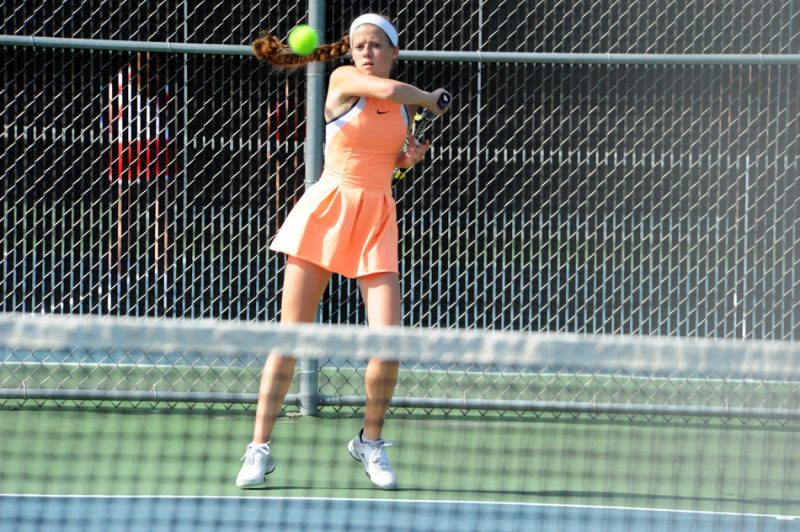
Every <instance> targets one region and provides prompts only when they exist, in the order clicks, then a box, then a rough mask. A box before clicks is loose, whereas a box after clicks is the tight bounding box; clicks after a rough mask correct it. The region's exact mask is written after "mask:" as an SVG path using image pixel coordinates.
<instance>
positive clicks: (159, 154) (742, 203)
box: [0, 0, 800, 398]
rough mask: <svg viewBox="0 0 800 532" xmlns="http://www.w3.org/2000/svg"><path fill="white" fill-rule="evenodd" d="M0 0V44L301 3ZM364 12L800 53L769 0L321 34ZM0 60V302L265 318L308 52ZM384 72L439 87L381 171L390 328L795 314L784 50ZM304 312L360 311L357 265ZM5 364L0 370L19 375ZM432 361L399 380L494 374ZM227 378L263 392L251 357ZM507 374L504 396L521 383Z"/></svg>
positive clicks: (86, 54) (506, 40) (710, 50)
mask: <svg viewBox="0 0 800 532" xmlns="http://www.w3.org/2000/svg"><path fill="white" fill-rule="evenodd" d="M2 10H3V13H4V17H3V27H2V30H0V33H2V34H5V35H15V36H40V37H58V38H80V39H94V40H106V39H109V40H130V41H154V42H173V43H174V42H192V43H204V44H214V45H219V44H222V45H229V46H231V47H232V49H233V47H236V46H239V45H246V44H248V43H249V42H250V41H251V40H252V39H253V38H254V37H255V36H257V34H258V32H259V30H261V29H266V30H270V31H272V32H274V33H276V34H278V35H285V34H286V33H288V31H289V29H290V28H291V27H292V26H293V25H295V24H296V23H297V22H299V21H302V20H305V18H306V12H307V5H306V4H305V3H304V2H300V3H292V4H288V3H286V5H282V4H279V5H266V4H264V5H262V4H256V5H253V6H252V7H249V6H245V5H243V4H236V5H233V6H229V5H228V4H224V3H221V2H214V1H201V2H194V3H191V5H190V4H189V3H188V2H176V1H164V2H146V3H138V2H121V3H118V4H116V7H110V6H109V5H108V4H106V3H100V2H82V3H74V2H70V3H62V4H57V3H41V4H37V3H30V2H6V3H4V5H3V7H2ZM364 11H379V12H380V11H383V12H385V13H386V14H388V15H390V16H391V17H392V18H393V20H395V22H396V23H397V25H398V27H400V28H401V39H402V45H403V46H404V47H405V48H407V49H409V50H445V51H453V52H459V51H461V52H463V51H484V52H485V51H508V52H520V53H523V52H525V53H530V52H559V53H566V54H582V53H586V54H588V53H614V54H790V53H793V52H795V51H797V50H798V48H799V47H798V45H800V14H798V13H796V12H794V10H793V9H792V6H791V4H790V3H786V2H778V1H767V2H758V3H756V2H746V1H739V2H726V3H707V2H701V1H693V2H685V3H683V4H682V5H681V6H677V5H676V4H675V3H673V2H666V1H657V2H638V1H637V2H632V3H627V4H624V5H623V4H620V3H611V4H607V3H573V4H570V3H563V2H546V3H541V2H537V3H535V4H534V3H532V2H483V1H476V0H473V1H469V2H452V1H449V0H447V1H444V0H443V1H437V2H416V1H412V2H404V3H402V4H398V3H396V2H390V1H387V2H379V3H377V5H376V3H375V2H369V3H368V2H350V3H329V4H328V5H327V7H326V21H327V22H326V27H327V29H326V32H325V34H326V38H327V40H328V41H333V40H335V39H338V38H339V37H340V36H341V35H343V34H345V33H346V31H347V28H348V26H349V23H350V21H351V20H352V19H353V18H354V17H355V16H357V15H358V14H360V13H362V12H364ZM100 48H102V46H100ZM2 54H3V59H4V60H3V62H2V65H0V74H2V79H3V80H4V81H3V82H2V86H1V87H2V89H1V90H0V95H1V96H0V97H2V101H3V107H2V111H0V117H1V118H0V120H2V125H3V132H2V135H0V153H2V161H3V163H2V164H3V176H4V179H3V180H2V182H0V197H2V207H0V209H2V221H1V222H0V223H2V227H1V228H0V231H2V234H3V243H2V256H0V261H1V263H0V309H2V311H5V312H10V311H14V312H23V313H55V314H62V313H67V314H71V313H80V314H99V315H123V316H153V317H181V318H204V317H209V318H217V319H223V320H226V319H238V320H274V319H276V317H277V316H278V313H279V296H280V281H281V275H280V271H281V266H282V263H283V261H282V258H281V257H279V256H276V255H274V254H272V253H270V252H269V251H268V249H267V248H268V244H269V241H270V240H271V237H272V235H273V234H274V233H275V231H276V229H277V227H279V226H280V223H281V221H282V220H283V218H284V217H285V215H286V213H287V212H288V210H289V209H290V208H291V206H292V205H293V203H294V201H295V200H296V199H297V198H298V197H299V195H300V194H302V190H303V176H304V172H305V161H304V153H303V141H304V136H305V120H306V115H307V112H309V111H308V110H307V109H306V107H305V87H306V80H305V77H304V75H303V72H302V71H275V70H273V69H270V68H269V67H267V66H266V65H263V64H259V63H258V62H257V61H256V60H255V59H253V58H252V57H250V56H247V55H246V54H244V55H243V54H241V53H234V52H231V53H229V54H214V55H211V54H199V53H198V54H182V53H154V52H144V51H110V50H102V49H97V50H86V49H61V48H42V47H35V48H34V47H20V46H4V47H3V48H2ZM333 66H334V65H333V64H332V65H329V69H330V68H331V67H333ZM396 75H397V77H398V78H399V79H404V80H408V81H410V82H413V83H416V84H420V85H422V86H424V87H430V88H435V87H439V86H444V87H446V88H448V89H449V90H451V91H452V93H453V95H454V104H453V110H452V112H451V113H450V114H449V115H448V116H446V117H445V118H444V119H443V120H439V121H437V123H436V125H435V126H434V130H433V135H434V139H433V140H434V148H433V149H432V150H431V153H430V154H429V157H428V160H427V161H426V163H425V164H424V165H422V166H420V167H418V168H415V169H414V170H413V171H412V173H410V174H409V176H408V177H407V178H406V180H404V181H403V182H401V183H400V184H399V185H398V186H396V188H395V195H396V197H397V200H398V215H399V224H400V231H401V279H402V281H401V282H402V289H403V292H404V293H403V296H404V297H403V302H404V308H403V320H404V323H405V324H406V325H408V326H425V327H461V328H486V329H515V330H531V331H558V332H577V333H589V334H594V333H600V334H632V335H668V336H689V337H714V338H747V339H763V340H794V339H795V337H796V336H797V334H798V332H800V329H799V328H800V323H798V317H797V313H798V308H797V307H798V301H800V298H799V297H798V280H799V279H800V265H798V260H797V257H796V251H795V249H796V248H797V243H798V238H800V233H798V231H800V227H798V223H799V222H798V219H800V216H798V214H800V213H798V212H797V209H798V206H797V203H798V197H800V191H799V190H798V179H797V176H798V161H797V158H798V138H800V136H799V135H798V133H799V131H798V118H797V117H798V116H800V97H799V96H798V95H800V79H799V76H798V67H797V66H796V65H756V66H754V65H690V64H681V62H680V58H679V57H676V64H633V62H632V64H619V65H603V64H542V63H512V62H502V63H492V62H488V61H482V62H474V63H473V62H457V61H436V62H431V61H424V62H423V61H403V60H401V61H400V62H399V63H398V65H397V66H396ZM321 317H322V319H323V320H325V321H329V322H335V323H363V322H364V321H365V315H364V311H363V308H362V306H361V304H360V300H359V296H358V294H357V287H356V283H355V282H354V281H350V280H347V279H339V278H334V279H333V280H332V282H331V285H330V289H329V290H328V292H327V294H326V296H325V298H324V301H323V304H322V312H321ZM15 356H20V355H19V354H17V355H15ZM23 358H24V357H23ZM4 364H5V363H4ZM258 369H259V368H258V367H255V368H252V369H251V370H248V371H252V372H254V374H255V375H257V372H258ZM408 369H410V370H412V369H413V368H408ZM17 371H19V370H16V369H15V370H13V371H10V372H9V373H7V374H6V375H5V376H4V377H3V379H4V380H3V382H2V387H6V388H12V387H15V386H16V385H18V384H19V382H22V381H20V380H19V379H20V378H21V377H20V374H19V373H16V372H17ZM37 371H38V370H37ZM426 371H427V370H426ZM443 372H444V373H445V374H448V377H446V379H450V378H452V379H453V381H454V384H451V383H450V381H447V382H445V381H442V380H439V381H436V382H439V383H440V384H436V383H434V385H433V386H431V385H430V381H428V380H426V379H428V378H432V379H434V380H436V379H437V378H438V377H436V375H437V374H434V373H429V374H427V375H428V376H426V377H419V373H418V372H416V371H409V372H408V373H407V378H408V379H412V380H411V381H410V382H409V381H404V382H403V383H401V389H400V390H398V393H399V394H407V395H410V396H413V395H416V394H419V393H427V390H428V389H440V391H441V394H442V395H443V396H449V395H451V394H455V395H457V396H458V395H459V394H462V395H463V393H462V390H463V389H464V388H469V387H471V386H475V384H474V383H475V382H483V378H482V377H481V378H480V379H478V380H475V379H472V377H471V376H470V375H469V374H468V373H463V374H462V375H457V376H453V375H452V374H451V371H450V370H449V369H448V368H443ZM240 378H241V380H242V382H243V383H245V384H244V385H243V387H242V390H245V389H254V386H255V385H254V384H253V383H254V377H253V376H243V377H240ZM26 379H27V377H26ZM45 379H46V380H47V379H48V378H47V377H45ZM471 379H472V380H471ZM504 379H505V377H503V378H501V379H499V380H498V382H499V383H502V382H504ZM511 379H512V380H515V381H516V382H524V381H519V380H518V378H517V377H512V378H511ZM50 380H52V379H50ZM68 380H71V379H66V380H64V381H63V382H67V381H68ZM78 380H79V381H80V382H82V383H84V384H86V385H88V386H90V387H91V386H94V387H95V388H97V389H101V388H103V386H101V385H99V384H96V383H95V384H91V383H92V379H78ZM102 380H103V382H107V381H106V378H105V377H103V379H102ZM172 380H174V379H172ZM26 382H27V383H28V384H27V385H28V386H31V381H29V380H27V381H26ZM58 382H59V383H61V382H62V381H58ZM362 383H363V369H362V368H361V367H358V366H353V367H350V366H348V365H346V364H344V366H343V367H342V366H340V365H339V363H338V362H337V363H336V365H335V367H332V364H331V363H330V362H328V363H326V364H322V369H321V370H320V383H319V384H320V390H321V393H322V394H323V395H324V396H332V397H335V396H351V395H361V394H363V389H362ZM470 383H473V384H470ZM62 385H66V384H55V386H57V387H59V386H62ZM224 386H225V387H228V385H227V384H226V385H224ZM498 386H501V387H502V385H501V384H498ZM237 389H238V388H237ZM507 389H508V390H509V391H508V392H507V393H506V392H504V391H503V390H502V389H501V390H499V392H498V393H499V395H500V396H502V397H503V398H505V397H512V396H514V392H513V386H511V385H509V386H508V387H507ZM212 391H213V390H212ZM437 393H439V392H437Z"/></svg>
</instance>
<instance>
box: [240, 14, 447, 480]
mask: <svg viewBox="0 0 800 532" xmlns="http://www.w3.org/2000/svg"><path fill="white" fill-rule="evenodd" d="M399 44H400V41H399V39H398V34H397V30H396V29H395V27H394V26H393V25H392V23H391V22H390V21H389V20H387V19H386V18H384V17H382V16H380V15H375V14H366V15H362V16H360V17H358V18H356V19H355V20H354V21H353V23H352V25H351V26H350V33H349V35H348V36H346V37H344V38H343V39H342V40H341V41H340V42H338V43H335V44H326V45H322V46H320V47H319V48H318V49H317V50H316V51H315V52H314V53H313V54H312V55H310V56H304V57H300V56H296V55H294V54H292V53H291V52H289V51H288V48H287V47H286V46H285V45H284V44H283V43H281V42H280V41H279V40H278V39H277V38H275V37H274V36H270V35H262V37H261V38H260V39H257V40H256V41H254V43H253V49H254V52H255V54H256V56H257V57H258V58H259V59H262V60H265V61H267V62H268V63H270V64H272V65H274V66H279V67H286V66H302V65H303V64H306V63H308V62H311V61H324V60H327V59H333V58H336V57H340V56H342V55H344V54H345V53H347V52H348V50H349V51H350V52H351V54H352V59H353V64H352V65H345V66H340V67H338V68H336V69H335V70H334V71H333V72H332V73H331V75H330V79H329V83H328V91H327V96H326V100H325V118H326V121H327V124H326V126H325V130H326V131H325V137H326V138H325V143H326V146H325V165H324V169H323V172H322V176H321V178H320V179H319V181H318V182H317V183H315V184H314V185H312V186H311V187H309V188H308V189H307V190H306V192H305V193H304V194H303V196H302V197H301V198H300V200H299V201H298V202H297V204H296V205H295V206H294V208H293V209H292V211H291V212H290V213H289V215H288V216H287V218H286V220H285V222H284V224H283V226H282V227H281V229H280V230H279V231H278V233H277V235H276V236H275V238H274V240H273V241H272V244H271V246H270V249H272V250H273V251H277V252H281V253H285V254H286V255H287V262H286V268H285V270H284V280H283V294H282V299H281V316H280V321H281V323H299V322H311V321H313V320H314V318H315V315H316V310H317V307H318V305H319V301H320V299H321V297H322V294H323V292H324V290H325V287H326V286H327V284H328V281H329V279H330V276H331V274H332V273H338V274H341V275H344V276H346V277H350V278H356V279H358V283H359V288H360V290H361V295H362V297H363V300H364V303H365V305H366V311H367V318H368V321H369V325H370V326H371V327H381V326H393V325H399V324H400V318H401V316H400V281H399V273H398V256H397V248H398V230H397V220H396V209H395V202H394V199H393V197H392V190H391V176H392V171H393V169H394V168H395V167H407V166H411V165H413V164H415V163H417V162H418V161H420V160H421V159H422V158H423V157H424V155H425V153H426V152H427V151H428V149H429V148H430V144H429V143H428V142H427V141H426V142H425V143H420V142H417V141H416V140H415V139H414V138H413V136H411V135H409V122H410V121H409V116H413V115H414V113H416V111H417V110H418V108H419V107H424V108H427V109H430V110H431V111H432V112H433V113H434V114H436V115H441V114H443V113H444V112H445V111H446V108H440V107H439V105H437V104H438V103H439V102H440V98H442V95H443V94H446V91H445V90H444V89H437V90H434V91H433V92H428V91H424V90H421V89H419V88H417V87H415V86H412V85H409V84H406V83H402V82H400V81H396V80H393V79H391V77H390V76H391V71H392V66H393V64H394V61H395V60H396V59H397V57H398V54H399V53H400V48H399ZM406 139H407V142H408V144H407V146H406V147H405V149H404V141H406ZM294 366H295V360H294V359H293V358H291V357H288V356H284V355H282V354H277V353H273V354H271V355H270V356H269V358H268V359H267V362H266V364H265V365H264V372H263V374H262V378H261V386H260V389H259V394H258V406H257V409H256V419H255V429H254V431H253V440H252V442H251V443H250V444H249V445H248V446H247V451H246V452H245V454H244V456H243V457H242V460H243V462H244V464H243V465H242V468H241V470H240V471H239V475H238V476H237V478H236V485H237V486H239V487H247V486H257V485H260V484H262V483H263V482H264V481H265V477H266V475H268V474H269V473H271V472H272V471H274V469H275V461H274V460H273V456H272V451H271V449H270V446H269V439H270V435H271V433H272V429H273V427H274V425H275V420H276V418H277V417H278V414H279V413H280V408H281V404H282V402H283V399H284V397H285V396H286V393H287V392H288V390H289V386H290V384H291V379H292V375H293V373H294ZM398 368H399V363H398V362H393V361H384V360H379V359H372V360H370V362H369V364H368V366H367V372H366V375H365V389H366V408H365V416H364V426H363V428H362V430H361V432H360V433H359V434H358V435H356V436H355V437H354V438H353V439H352V440H351V441H350V442H349V443H348V445H347V449H348V451H349V452H350V454H351V455H352V457H353V458H355V459H356V460H358V461H360V462H361V463H362V464H363V466H364V469H365V471H366V473H367V476H368V477H369V479H370V481H371V482H372V484H374V485H375V486H377V487H379V488H383V489H394V488H396V487H397V480H396V476H395V473H394V471H393V469H392V467H391V465H390V464H389V461H388V459H387V456H386V450H385V445H386V444H385V442H384V441H383V440H382V439H381V431H382V429H383V423H384V418H385V416H386V410H387V407H388V404H389V401H390V400H391V398H392V394H393V393H394V388H395V384H396V382H397V372H398Z"/></svg>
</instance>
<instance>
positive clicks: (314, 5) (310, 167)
mask: <svg viewBox="0 0 800 532" xmlns="http://www.w3.org/2000/svg"><path fill="white" fill-rule="evenodd" d="M308 24H309V25H310V26H311V27H312V28H314V29H315V30H316V31H317V33H318V35H319V36H320V40H321V41H322V40H323V39H324V37H325V0H309V2H308ZM324 97H325V66H324V64H323V63H311V64H309V65H308V66H307V67H306V140H305V147H304V148H305V157H306V176H305V186H306V187H310V186H311V185H313V184H314V183H316V182H317V180H318V179H319V176H320V174H321V173H322V138H323V137H322V135H323V129H324V127H325V117H324V113H325V109H324ZM317 315H318V316H319V313H318V314H317ZM318 369H319V364H318V361H317V360H311V359H305V358H304V359H303V360H301V362H300V413H301V414H303V415H306V416H315V415H317V401H318V399H319V384H318V378H317V371H318Z"/></svg>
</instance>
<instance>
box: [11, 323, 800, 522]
mask: <svg viewBox="0 0 800 532" xmlns="http://www.w3.org/2000/svg"><path fill="white" fill-rule="evenodd" d="M37 331H38V333H37ZM0 337H2V338H3V340H2V348H0V360H2V361H3V364H2V366H1V367H0V383H2V385H1V387H0V392H2V394H3V399H2V407H1V408H0V426H2V427H3V438H1V439H0V486H1V487H0V494H2V495H0V528H2V529H13V530H87V529H95V530H99V529H124V528H129V529H173V530H184V529H186V530H188V529H194V530H197V529H228V530H234V529H243V528H246V527H247V528H260V529H273V530H352V529H353V528H355V527H367V526H370V527H375V528H376V529H386V530H533V529H536V530H687V529H697V530H791V529H793V528H796V527H798V526H800V517H797V516H800V424H798V422H797V419H798V408H797V405H798V404H800V403H798V389H800V385H798V382H799V381H800V379H799V378H798V371H797V365H796V362H795V361H796V360H797V358H796V357H797V354H798V353H797V351H798V348H797V346H794V345H793V344H787V343H765V342H731V341H727V342H724V341H698V342H692V341H688V340H675V339H663V340H661V341H659V340H658V339H654V338H652V339H644V340H642V339H633V338H624V337H591V336H581V337H576V336H569V335H532V334H520V333H514V334H511V333H491V332H488V331H480V332H477V331H448V330H438V331H432V330H414V329H406V330H394V329H391V330H384V331H381V332H376V331H369V330H366V329H362V328H358V327H319V326H308V327H305V326H304V327H298V328H296V329H295V328H285V327H284V328H278V327H275V326H274V325H273V324H263V323H262V324H254V323H235V322H225V323H221V322H212V321H202V320H201V321H194V322H185V321H175V322H172V321H169V320H124V319H123V320H113V319H108V318H88V317H82V318H76V317H70V318H67V317H64V318H54V317H46V318H41V317H30V316H28V317H20V316H14V315H5V316H2V318H0ZM273 349H274V350H278V351H280V352H283V353H286V352H287V351H288V350H290V349H291V351H292V353H293V354H295V355H296V356H298V357H299V358H302V359H306V358H315V359H320V360H324V356H323V353H327V355H329V356H331V357H335V358H337V360H341V359H347V360H350V361H352V366H353V368H358V367H360V365H361V364H362V363H363V362H364V360H366V359H367V358H368V357H369V356H372V355H377V356H380V357H384V358H391V357H392V356H395V357H399V358H400V359H401V360H402V361H403V370H402V373H403V375H406V376H407V375H408V374H411V375H414V374H415V373H416V372H419V371H420V368H422V367H428V368H430V367H434V366H436V367H441V365H442V364H444V365H448V364H449V365H448V366H446V367H450V368H452V369H451V370H450V372H449V373H450V375H449V376H446V377H445V376H442V374H443V373H448V372H447V371H438V372H435V373H434V372H431V373H429V375H428V377H429V378H431V379H433V378H435V379H436V381H437V382H439V383H440V386H445V384H442V383H446V386H448V387H452V386H458V385H459V383H460V385H461V387H462V389H461V393H462V395H463V396H464V397H465V398H468V397H469V398H471V397H476V396H478V395H480V394H479V393H478V392H481V391H482V392H483V396H485V397H495V396H496V394H495V395H492V392H493V389H492V388H493V387H495V388H496V387H498V386H499V384H498V383H499V382H501V379H499V378H498V376H502V377H503V379H502V382H503V383H508V382H515V383H516V385H515V386H516V390H517V392H520V393H523V395H520V397H521V399H518V400H517V401H516V402H514V401H508V402H506V403H502V404H505V405H506V406H507V408H505V409H501V408H499V407H497V408H494V407H492V406H493V405H494V406H498V405H500V404H501V402H498V401H499V400H498V401H495V400H494V399H492V400H491V401H490V400H486V408H485V409H483V410H481V409H473V408H463V409H458V408H452V407H448V408H439V409H435V408H412V407H397V406H396V407H394V408H393V409H392V410H391V414H390V416H389V418H388V420H387V423H386V426H385V429H384V437H385V438H386V439H387V440H389V441H391V442H392V443H393V445H391V446H390V447H389V448H388V454H389V458H390V460H391V463H392V465H393V467H394V469H395V471H396V472H397V474H398V489H397V490H394V491H381V490H377V489H375V488H373V487H372V486H371V484H370V483H369V481H368V479H367V478H366V476H365V474H364V471H363V468H362V466H361V464H359V463H357V462H355V461H354V460H353V459H352V458H351V457H350V455H349V454H348V452H347V449H346V445H347V442H348V440H349V439H350V438H352V437H353V436H354V435H355V434H357V433H358V431H359V429H360V427H361V416H362V414H361V412H360V409H359V408H358V407H353V408H350V409H348V408H345V407H343V406H341V405H339V406H337V407H330V406H326V403H330V404H335V403H336V401H334V400H333V399H332V398H330V397H328V398H327V399H326V401H325V402H323V403H322V407H321V408H320V410H319V413H318V415H317V416H313V417H312V416H300V415H296V414H295V412H294V409H293V408H292V405H287V407H286V412H285V415H283V416H282V417H281V418H280V419H279V421H278V424H277V426H276V428H275V431H274V433H273V437H272V452H273V454H274V457H275V460H276V461H277V469H276V471H275V472H274V473H272V474H271V475H269V476H268V477H267V482H266V483H265V484H264V485H263V486H261V487H258V488H253V489H248V490H241V489H238V488H236V487H235V486H234V479H235V477H236V473H237V471H238V468H239V465H240V463H239V459H240V457H241V455H242V454H243V452H244V448H245V446H246V445H247V443H248V442H249V438H250V436H251V434H252V426H253V416H254V413H253V409H252V408H251V405H248V404H246V403H244V402H240V403H237V402H235V401H229V402H228V403H224V402H216V401H213V400H212V399H211V398H209V399H208V400H207V401H206V402H196V401H195V402H189V401H174V400H170V399H169V396H168V395H166V390H163V389H162V388H163V386H165V383H164V382H163V379H159V378H157V377H156V375H162V377H163V376H167V377H168V380H169V379H172V378H173V377H170V375H172V373H170V372H174V371H176V369H175V368H176V367H179V366H180V365H181V364H183V365H185V366H188V367H191V369H192V371H193V373H192V375H195V376H198V375H199V376H200V377H198V378H195V379H194V380H193V381H192V382H191V386H187V388H190V389H191V391H193V392H197V391H198V389H199V388H200V387H201V386H202V384H203V382H204V379H203V377H202V376H203V375H205V379H206V380H207V381H209V382H210V381H212V380H213V382H215V383H216V382H217V381H216V380H215V379H217V378H218V377H219V375H220V373H221V372H220V368H219V366H224V367H226V368H229V374H230V375H235V374H239V373H237V372H236V371H234V370H233V369H230V368H236V367H237V364H240V365H242V366H247V364H249V362H247V363H245V362H241V361H242V360H246V361H249V360H250V359H257V360H258V359H260V357H263V356H265V354H266V353H267V352H269V351H271V350H273ZM131 358H136V359H137V360H138V363H136V364H133V363H131ZM173 359H175V360H180V361H181V363H180V364H177V363H175V360H173ZM170 360H172V362H170ZM237 361H240V362H237ZM481 367H483V368H484V371H480V370H479V368H481ZM215 368H216V369H215ZM69 371H73V377H72V378H66V377H64V375H65V374H66V373H69ZM354 371H355V374H356V376H357V375H358V372H357V371H356V370H354ZM119 372H122V373H123V374H126V375H127V376H128V379H129V380H141V381H142V382H144V386H146V387H149V388H150V389H151V393H152V396H151V397H150V398H149V399H138V400H133V399H131V397H137V396H136V393H138V392H135V391H134V392H130V393H129V394H128V395H125V394H124V393H121V384H120V383H121V382H122V381H120V380H117V381H111V380H109V375H111V376H115V378H117V377H118V373H119ZM323 372H324V363H323ZM223 373H224V372H223ZM43 375H48V376H49V377H44V378H43V377H42V376H43ZM141 375H148V377H147V378H143V377H141ZM212 376H213V377H212ZM402 378H403V376H402V375H401V379H402ZM36 379H39V381H38V382H37V381H36ZM176 380H179V379H176ZM423 382H424V381H423ZM554 382H559V383H560V384H559V389H560V390H568V391H570V392H571V394H572V395H571V397H572V398H573V399H572V400H570V399H568V398H567V396H566V395H564V394H565V393H566V392H563V391H562V392H561V394H553V393H552V390H553V389H554V388H553V383H554ZM128 384H129V383H128ZM175 384H176V386H178V387H180V386H182V383H181V382H175ZM505 386H506V385H505V384H504V392H503V393H507V390H508V388H507V387H505ZM476 387H478V388H482V390H478V391H477V392H476V390H475V388H476ZM256 389H257V388H253V390H251V391H255V390H256ZM543 390H545V392H543ZM548 390H549V391H548ZM654 390H660V392H659V393H656V392H655V391H654ZM109 391H115V392H120V393H119V394H118V395H117V396H116V397H117V398H116V399H108V398H103V397H109V396H108V394H106V396H103V394H102V393H100V392H109ZM400 392H402V394H401V395H406V394H407V393H410V392H408V390H407V389H401V390H400ZM524 392H529V393H530V394H531V395H527V396H525V395H524ZM534 392H535V393H534ZM159 393H161V394H162V397H161V398H158V394H159ZM93 394H94V395H95V397H96V398H94V399H92V395H93ZM537 394H538V395H537ZM587 394H588V396H590V397H594V398H595V400H594V402H592V401H591V400H587ZM112 395H113V394H112ZM212 396H213V394H212ZM212 396H209V397H212ZM125 397H128V399H125ZM226 397H227V396H226ZM399 399H400V402H401V403H402V402H403V401H404V400H405V401H406V402H407V403H409V404H411V403H413V401H411V399H409V398H408V397H399ZM465 401H466V399H465ZM492 401H495V403H492ZM644 401H649V403H645V402H644ZM465 404H466V403H465ZM501 406H502V405H501Z"/></svg>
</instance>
